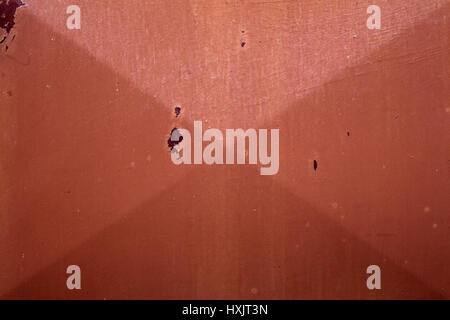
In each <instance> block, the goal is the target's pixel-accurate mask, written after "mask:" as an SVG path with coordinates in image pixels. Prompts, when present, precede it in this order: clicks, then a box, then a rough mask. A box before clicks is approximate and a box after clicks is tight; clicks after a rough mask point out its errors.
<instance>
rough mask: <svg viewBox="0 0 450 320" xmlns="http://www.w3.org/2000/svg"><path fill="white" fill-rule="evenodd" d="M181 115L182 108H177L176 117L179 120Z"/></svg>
mask: <svg viewBox="0 0 450 320" xmlns="http://www.w3.org/2000/svg"><path fill="white" fill-rule="evenodd" d="M180 113H181V108H180V107H175V116H176V117H177V118H178V116H179V115H180Z"/></svg>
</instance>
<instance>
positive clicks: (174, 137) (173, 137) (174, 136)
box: [167, 128, 183, 151]
mask: <svg viewBox="0 0 450 320" xmlns="http://www.w3.org/2000/svg"><path fill="white" fill-rule="evenodd" d="M181 141H183V136H182V135H181V133H180V131H178V129H177V128H173V129H172V132H171V133H170V138H169V140H167V145H168V146H169V148H170V151H173V148H174V147H175V146H176V145H177V144H179V143H180V142H181Z"/></svg>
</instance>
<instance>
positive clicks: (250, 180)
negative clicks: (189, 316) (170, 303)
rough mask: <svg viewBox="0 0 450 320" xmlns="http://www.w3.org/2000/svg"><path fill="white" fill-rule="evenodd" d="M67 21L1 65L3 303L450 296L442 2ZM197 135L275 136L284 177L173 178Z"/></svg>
mask: <svg viewBox="0 0 450 320" xmlns="http://www.w3.org/2000/svg"><path fill="white" fill-rule="evenodd" d="M73 2H74V3H75V2H76V3H77V4H79V6H80V7H81V10H82V27H81V30H67V29H66V25H65V22H66V18H67V15H66V13H65V12H66V7H67V5H68V2H67V1H62V0H28V1H27V6H26V7H23V8H20V9H19V10H17V12H16V19H15V22H16V25H15V27H14V29H13V30H11V33H14V34H15V35H16V38H15V40H14V42H13V43H12V44H11V45H10V47H9V50H8V51H7V52H5V50H0V51H1V53H0V261H1V263H0V297H2V298H58V299H63V298H64V299H78V298H92V299H103V298H107V299H112V298H148V299H155V298H158V299H164V298H168V299H216V298H236V299H240V298H260V299H263V298H277V299H298V298H302V299H303V298H312V299H320V298H331V299H337V298H343V299H346V298H358V299H368V298H375V299H388V298H399V299H408V298H449V297H450V273H449V272H448V265H449V263H450V240H449V231H450V218H449V214H448V213H449V197H448V194H449V187H450V186H449V183H450V182H449V181H450V179H449V178H450V177H449V164H450V150H449V148H448V146H449V145H450V136H449V117H450V105H449V92H450V88H449V80H448V79H449V62H450V59H449V39H448V36H449V29H450V28H449V22H448V21H449V20H448V13H449V9H450V5H449V1H445V0H429V1H423V0H398V1H388V0H379V1H378V0H377V1H375V2H376V4H378V5H379V6H380V7H381V8H382V29H381V30H380V31H378V30H368V29H367V27H366V18H367V16H368V15H367V14H366V8H367V6H368V5H369V4H372V3H369V2H364V1H349V0H345V1H344V0H343V1H318V0H306V1H256V0H249V1H219V0H208V1H206V0H205V1H200V0H191V1H181V0H173V1H172V0H171V1H166V0H158V1H138V0H129V1H126V3H127V5H126V6H124V5H123V1H106V0H97V1H88V0H77V1H73ZM244 43H245V45H244ZM175 106H180V107H181V108H182V110H183V113H182V116H181V117H179V118H177V117H175V116H174V107H175ZM194 120H202V121H204V124H205V123H206V122H205V121H206V120H208V122H207V125H206V124H205V126H206V127H209V126H210V127H212V128H220V129H221V130H225V129H226V128H240V127H241V128H244V129H245V128H267V129H271V128H279V129H280V171H279V173H278V175H275V176H271V177H267V176H260V175H259V169H258V168H257V167H255V166H206V165H202V166H185V165H181V166H175V165H174V164H172V162H171V160H170V156H171V154H170V150H169V149H168V148H167V143H168V142H167V139H168V133H170V132H171V130H172V128H174V127H176V128H188V129H189V130H191V129H192V124H193V121H194ZM315 161H316V162H315ZM314 168H316V170H314ZM71 264H76V265H79V266H80V267H81V268H82V288H83V289H82V290H81V291H76V290H75V291H69V290H67V288H66V285H65V283H66V277H67V275H66V273H65V270H66V267H67V266H68V265H71ZM371 264H377V265H379V266H380V267H381V270H382V290H381V291H376V290H375V291H369V290H368V289H367V288H366V278H367V275H366V273H365V270H366V268H367V266H369V265H371Z"/></svg>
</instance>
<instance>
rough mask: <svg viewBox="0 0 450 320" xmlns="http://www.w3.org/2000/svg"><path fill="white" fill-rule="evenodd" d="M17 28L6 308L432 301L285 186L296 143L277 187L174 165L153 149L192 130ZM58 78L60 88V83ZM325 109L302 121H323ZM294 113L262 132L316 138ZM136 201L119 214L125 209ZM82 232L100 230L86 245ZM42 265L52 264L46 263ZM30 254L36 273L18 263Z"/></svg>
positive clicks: (94, 65)
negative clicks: (77, 270)
mask: <svg viewBox="0 0 450 320" xmlns="http://www.w3.org/2000/svg"><path fill="white" fill-rule="evenodd" d="M440 14H442V12H440V13H437V16H439V15H440ZM26 20H27V21H28V23H29V25H30V26H33V28H32V29H30V31H31V30H40V31H39V32H34V33H29V34H27V33H26V29H27V28H24V29H23V31H22V33H21V37H26V39H24V40H23V41H22V42H17V44H18V45H17V47H16V48H14V49H11V50H15V51H12V53H11V54H13V55H14V54H15V53H17V55H15V57H17V56H18V58H16V60H17V61H18V62H21V61H25V62H27V61H39V62H41V63H40V64H35V63H29V64H27V63H24V64H26V66H24V65H20V64H18V63H12V62H11V61H8V63H2V64H1V65H2V68H5V71H4V78H6V80H7V81H6V82H8V83H10V82H11V81H16V84H15V85H14V87H15V88H17V89H18V90H20V91H21V92H32V93H33V94H31V95H29V96H28V95H26V94H19V93H15V92H14V91H13V95H12V96H11V97H10V98H11V101H10V102H8V103H7V107H8V108H9V109H8V111H7V114H8V115H9V117H10V119H12V120H15V122H14V121H13V122H12V124H11V126H10V127H9V128H8V130H10V132H11V134H12V135H13V134H15V136H16V137H17V144H18V148H17V149H14V152H13V153H11V154H13V155H14V156H12V157H11V159H6V160H5V163H6V164H7V166H6V168H7V172H8V174H9V179H10V184H9V185H10V187H9V188H8V189H7V190H6V191H5V192H2V197H3V198H4V199H5V203H6V205H4V206H3V205H2V210H9V211H11V212H14V215H8V218H9V219H11V220H10V221H8V223H9V224H8V226H12V228H11V229H9V230H6V229H5V231H7V232H9V234H8V235H7V236H5V238H4V239H6V240H8V241H7V243H6V244H4V245H2V247H1V250H2V256H8V257H10V258H11V260H10V261H9V263H7V265H2V269H3V270H2V272H1V275H0V276H1V277H2V278H1V279H2V283H4V284H5V283H6V285H4V288H5V289H6V290H7V291H9V292H7V293H5V294H4V296H3V298H7V299H10V298H37V299H42V298H98V299H103V298H148V299H151V298H153V299H164V298H167V299H175V298H179V299H183V298H185V299H193V298H194V299H197V298H203V299H216V298H217V299H218V298H263V299H264V298H279V299H282V298H285V299H298V298H441V297H443V296H442V294H441V293H439V292H437V291H436V290H433V289H431V288H430V287H429V286H428V285H427V284H425V283H424V282H422V281H421V280H418V279H417V278H416V277H415V276H413V275H412V274H411V273H409V272H406V271H405V270H404V269H402V268H401V267H399V266H397V265H396V263H394V262H393V261H392V260H391V259H389V258H388V257H387V256H385V255H384V254H382V253H380V252H379V251H377V250H374V249H373V247H371V246H370V245H368V244H367V243H366V242H364V241H362V240H361V239H360V238H359V237H356V236H355V235H353V234H352V233H351V232H349V231H348V230H347V229H346V228H344V227H342V226H341V225H340V224H339V223H336V221H334V220H333V219H331V218H330V217H329V216H328V214H326V213H322V212H321V211H320V210H318V209H316V208H315V207H314V206H312V205H311V204H309V202H308V201H305V200H302V199H300V198H299V195H298V192H296V191H290V189H292V188H294V187H295V186H296V185H298V184H299V183H297V182H296V180H289V179H287V178H286V177H287V176H291V177H294V178H295V177H301V176H302V175H304V173H303V172H304V171H301V169H297V168H296V166H295V163H293V161H295V159H296V158H300V157H302V152H301V151H300V152H298V157H292V156H290V157H289V156H288V157H286V155H287V154H289V153H291V152H293V153H295V152H297V151H296V150H305V152H307V151H308V150H309V149H311V145H310V143H308V142H307V141H306V140H301V139H300V140H295V141H294V139H293V138H291V139H289V140H286V137H282V140H281V143H282V145H281V154H280V158H281V159H282V161H281V164H282V167H281V170H282V171H281V172H280V176H279V177H280V178H278V177H275V178H274V179H270V178H268V177H260V176H258V174H259V171H256V170H255V168H252V167H248V166H242V167H226V166H225V167H214V166H213V167H206V166H201V167H192V166H191V167H187V166H180V167H175V166H173V165H172V163H171V162H170V160H169V155H168V151H167V148H166V146H165V145H164V142H165V140H166V139H167V135H168V133H169V132H170V129H171V128H172V127H173V126H182V127H185V128H190V126H191V124H190V123H186V122H184V123H183V122H181V124H178V123H177V122H176V121H174V120H173V115H172V114H171V110H170V109H167V108H166V107H164V106H161V105H160V104H159V103H158V102H157V101H155V100H154V99H153V98H151V97H149V95H146V94H144V93H142V92H141V91H140V90H138V89H136V88H135V87H134V86H133V85H131V84H130V83H129V81H126V80H124V79H123V78H122V77H120V76H118V75H117V73H115V72H114V71H112V70H110V69H109V68H107V67H105V66H104V65H102V64H101V63H99V62H98V61H96V60H95V59H93V58H92V57H91V56H90V55H88V54H87V53H86V52H85V51H84V50H83V49H81V48H79V47H77V46H75V45H74V44H73V43H71V42H69V41H66V40H63V39H59V40H58V41H57V42H54V41H52V40H51V38H52V34H53V32H52V31H51V30H50V29H47V28H46V27H45V26H44V25H42V24H41V23H40V22H39V21H37V20H36V19H34V18H33V17H32V16H27V17H26ZM36 25H39V27H38V28H37V27H36ZM24 43H27V44H29V45H31V44H35V45H39V47H43V48H47V50H50V52H52V53H53V54H49V56H55V55H56V54H55V52H60V54H59V56H61V57H62V58H63V59H64V60H62V59H61V61H47V62H46V61H45V57H44V56H39V55H40V53H39V50H38V49H36V48H31V49H30V48H24V47H21V46H20V44H24ZM394 47H395V45H394ZM383 50H389V47H387V48H383ZM26 52H28V56H27V55H26V54H25V53H26ZM41 54H42V55H44V54H45V53H41ZM21 55H22V56H21ZM375 56H376V55H375ZM4 61H6V60H4ZM368 61H370V58H369V59H368ZM372 67H373V66H372V65H371V64H369V63H368V64H362V65H360V66H358V67H357V68H355V69H354V70H347V71H346V74H344V75H342V77H338V78H337V79H338V80H341V79H347V80H345V81H344V82H341V81H337V82H334V83H331V84H328V85H325V86H324V88H323V89H322V90H323V91H322V94H323V95H324V97H325V98H322V99H323V100H320V99H321V98H320V97H318V96H317V95H315V94H314V93H312V95H308V96H307V97H305V98H304V99H303V100H302V101H301V102H299V104H298V105H301V106H306V108H310V109H312V108H311V107H310V106H322V103H321V102H326V101H330V98H331V97H333V92H334V91H336V90H339V91H340V92H345V89H348V85H349V83H348V82H347V81H350V84H355V85H356V84H357V83H356V82H357V81H358V79H356V80H348V78H347V75H348V76H353V75H354V72H355V70H358V71H359V72H360V73H362V74H365V73H367V72H371V71H373V70H374V69H372ZM21 68H22V69H21ZM25 68H26V70H27V73H26V76H25V75H23V72H24V70H25ZM49 69H50V70H51V71H52V72H48V71H47V72H46V71H45V70H49ZM20 74H22V75H20ZM64 74H68V77H67V81H65V82H64V83H58V81H60V79H61V78H62V75H64ZM30 78H31V80H30ZM44 78H45V80H47V81H46V82H42V81H43V80H44ZM357 87H358V89H361V86H357ZM52 90H54V91H55V92H56V93H55V94H52ZM117 90H119V91H117ZM365 93H366V94H369V95H370V90H366V92H365ZM362 96H364V95H363V94H361V97H362ZM31 97H33V99H34V98H36V97H40V99H39V101H38V102H36V101H33V100H32V99H31ZM337 97H339V95H337ZM361 97H360V98H359V99H361ZM105 99H108V103H104V101H105ZM55 100H56V101H58V104H59V105H60V106H61V108H57V107H56V104H55V103H54V101H55ZM45 101H48V102H49V103H48V105H47V104H45ZM100 102H102V103H100ZM357 102H359V103H360V102H361V100H358V101H357ZM354 103H355V104H354V105H353V106H356V102H354ZM14 106H20V108H18V110H15V109H12V108H13V107H14ZM47 106H51V108H52V109H50V110H49V109H48V108H47ZM296 106H297V104H296ZM124 107H128V108H130V109H131V110H130V113H124V112H123V108H124ZM326 107H327V106H324V107H323V108H322V107H319V108H320V109H321V110H320V111H319V110H317V111H310V112H317V115H318V114H319V113H320V112H324V113H325V114H326V112H327V111H328V109H329V108H326ZM293 108H296V107H295V106H294V107H293ZM293 108H290V109H289V110H292V109H293ZM330 108H331V106H330ZM292 112H293V111H289V112H288V113H287V114H285V115H281V116H280V117H279V118H278V119H273V120H272V121H271V122H270V124H268V123H266V126H267V128H272V127H276V124H279V125H280V128H281V129H282V132H283V130H285V132H290V133H292V134H291V136H294V137H295V136H296V135H298V136H302V133H303V132H309V133H311V132H313V131H314V130H311V129H308V127H306V128H305V127H303V126H304V125H302V122H301V120H300V119H298V118H296V117H295V116H292ZM124 115H125V117H124ZM351 116H352V115H351V114H348V118H349V121H350V118H351ZM313 118H314V117H313ZM330 121H331V120H330ZM14 123H15V125H13V124H14ZM304 129H307V130H306V131H305V130H304ZM44 140H45V143H43V141H44ZM286 141H288V142H286ZM298 141H300V143H298ZM293 147H295V148H293ZM308 148H309V149H308ZM355 149H356V148H355ZM355 152H356V150H355ZM332 154H333V152H330V156H331V155H332ZM130 155H132V156H130ZM285 159H286V160H285ZM8 165H9V166H8ZM319 165H320V167H319V170H326V169H322V162H319ZM283 170H292V171H291V172H290V173H289V174H283ZM111 173H114V174H111ZM76 175H79V178H78V179H75V180H73V181H72V180H71V179H73V177H74V176H76ZM17 177H22V178H21V179H17ZM65 177H72V178H65ZM16 180H18V181H16ZM243 182H245V183H243ZM279 182H281V183H282V184H283V187H281V186H280V184H279ZM325 182H326V180H325ZM30 186H31V187H30ZM285 186H287V187H285ZM40 187H42V188H40ZM333 188H334V187H333ZM30 189H31V191H32V192H30ZM294 190H295V189H294ZM149 194H151V195H153V196H152V197H151V199H148V195H149ZM21 199H26V200H25V201H21ZM261 199H265V200H264V201H261ZM139 202H141V203H142V205H140V206H138V207H137V208H136V209H135V210H134V211H132V212H126V215H124V214H123V211H124V210H126V209H127V208H128V207H129V203H139ZM74 203H78V204H79V206H77V207H73V205H74ZM127 204H128V206H127ZM207 208H208V209H207ZM86 212H87V213H86ZM58 213H61V215H60V216H58ZM90 213H92V215H90ZM43 221H44V222H43ZM104 225H106V226H107V227H106V228H102V226H104ZM101 229H103V230H101ZM93 230H101V231H97V232H95V235H94V236H92V231H93ZM71 238H73V239H74V240H73V241H72V240H71ZM13 239H14V240H13ZM80 239H83V242H82V243H79V241H80ZM2 240H3V238H2ZM31 243H34V246H33V247H34V249H35V252H29V251H27V253H26V256H25V258H24V257H23V256H21V255H20V254H18V253H17V251H25V250H29V247H30V244H31ZM62 243H63V245H61V244H62ZM74 246H75V248H74V249H70V250H69V252H67V248H73V247H74ZM29 255H31V257H29ZM41 257H42V258H41ZM48 257H52V259H53V260H55V262H53V263H51V264H50V265H46V264H48ZM30 258H31V260H32V261H33V262H34V263H36V264H37V265H38V266H39V267H37V268H36V267H35V266H34V265H29V264H27V262H26V261H27V260H26V259H30ZM374 261H376V262H378V263H379V264H380V265H381V267H382V270H384V271H383V284H385V285H384V286H383V290H382V291H381V293H378V292H369V291H368V290H367V288H366V287H365V278H366V274H365V267H367V266H368V265H370V264H373V263H374ZM69 264H78V265H80V266H81V267H82V270H83V290H81V291H80V292H70V291H68V290H67V289H66V287H65V279H66V277H67V275H66V274H65V268H66V267H67V265H69ZM17 266H19V267H17ZM42 266H45V267H44V268H42ZM17 268H19V269H20V270H19V271H17V270H15V269H17ZM11 274H14V277H11V276H10V275H11ZM30 274H33V276H32V277H31V278H29V275H30ZM24 280H25V282H23V283H21V284H20V285H19V286H16V284H17V282H19V281H24ZM14 286H15V287H14ZM12 287H14V288H12ZM11 289H12V290H11ZM252 289H253V290H252Z"/></svg>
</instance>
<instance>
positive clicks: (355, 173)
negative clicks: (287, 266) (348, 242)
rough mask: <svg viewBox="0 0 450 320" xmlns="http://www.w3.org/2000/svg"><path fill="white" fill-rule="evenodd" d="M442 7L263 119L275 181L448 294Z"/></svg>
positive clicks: (449, 137) (446, 96) (449, 245)
mask: <svg viewBox="0 0 450 320" xmlns="http://www.w3.org/2000/svg"><path fill="white" fill-rule="evenodd" d="M448 9H449V4H447V5H444V6H443V7H442V8H440V9H439V10H436V11H435V12H434V13H433V14H431V15H430V16H429V17H428V18H427V19H426V20H424V21H422V22H421V23H419V24H417V25H414V26H413V27H412V28H409V29H406V30H402V32H401V33H399V35H398V37H397V38H396V39H395V41H392V42H391V43H389V44H387V45H386V46H383V47H381V48H380V49H379V50H378V51H377V52H375V53H373V55H370V56H368V57H366V58H364V59H363V60H362V61H361V64H359V65H358V66H355V67H353V68H349V69H347V70H345V72H342V73H341V74H339V75H337V76H336V78H335V79H333V80H332V81H330V82H328V83H325V84H323V86H321V87H320V88H309V89H308V90H307V93H306V94H305V97H304V98H303V99H301V100H299V101H298V102H296V103H294V104H292V105H291V106H290V107H289V108H288V109H287V110H286V112H285V113H283V114H280V115H279V116H277V117H276V118H274V119H271V121H268V122H265V123H263V124H261V127H263V128H271V127H272V128H280V135H281V137H280V150H281V151H280V159H281V161H280V174H279V175H277V176H273V177H272V178H273V179H274V180H276V182H277V183H280V184H283V185H284V186H285V187H286V188H288V189H289V190H290V191H291V192H293V193H294V194H295V195H296V196H300V195H301V197H302V199H315V200H309V201H310V202H312V203H313V205H314V206H318V207H320V208H321V209H320V210H321V211H322V210H325V212H324V213H325V214H326V215H327V216H328V217H329V218H330V219H333V220H335V221H336V223H341V224H342V225H343V227H344V228H346V230H347V231H348V232H350V233H352V234H354V236H356V237H358V238H360V239H365V241H366V242H367V244H368V245H370V246H371V247H373V248H374V249H375V250H377V251H378V250H381V251H382V252H383V254H384V255H385V256H387V257H389V258H390V259H391V260H392V261H395V263H397V264H398V265H402V267H403V268H404V269H405V271H406V270H407V272H409V273H412V274H414V275H415V277H417V278H419V279H421V281H423V282H424V283H426V285H427V286H429V287H431V288H435V290H436V291H440V292H447V295H448V288H449V287H448V286H449V285H450V278H449V276H448V272H446V268H445V267H443V266H445V265H448V263H450V254H449V252H450V251H449V250H450V242H449V241H448V235H447V232H446V230H445V228H446V226H448V225H449V224H450V221H449V218H448V215H447V214H446V212H447V211H448V195H447V190H448V189H449V187H450V185H449V181H450V179H449V172H448V170H446V168H447V167H448V162H447V161H448V160H447V159H448V157H449V156H450V154H449V152H448V148H446V146H447V145H448V144H449V143H450V135H449V134H448V111H446V108H448V101H449V99H450V96H449V92H450V91H449V82H448V77H447V74H448V70H449V67H450V65H449V61H450V60H449V59H448V53H449V51H448V33H447V30H448V22H447V20H446V13H447V12H448ZM313 160H318V163H319V169H318V171H314V170H313V164H312V162H313ZM330 204H333V206H335V208H334V209H333V207H332V206H331V205H330ZM338 205H339V207H340V209H337V208H338ZM430 206H431V207H432V208H433V214H431V215H430V214H426V213H427V212H428V210H430V209H429V207H430ZM324 207H325V208H327V209H324ZM424 207H425V209H424ZM328 208H329V209H328ZM424 210H425V214H424ZM344 216H345V220H344V221H342V219H343V218H344ZM436 222H439V223H436ZM437 225H439V226H442V229H440V230H436V226H437ZM382 235H390V237H384V236H382ZM408 260H410V261H411V260H415V263H414V266H413V265H411V263H409V264H408Z"/></svg>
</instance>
